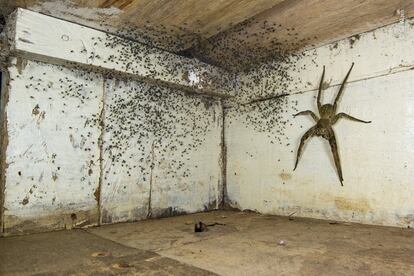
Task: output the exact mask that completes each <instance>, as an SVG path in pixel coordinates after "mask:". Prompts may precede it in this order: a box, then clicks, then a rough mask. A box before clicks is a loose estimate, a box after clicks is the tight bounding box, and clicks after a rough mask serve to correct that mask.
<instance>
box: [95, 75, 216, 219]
mask: <svg viewBox="0 0 414 276" xmlns="http://www.w3.org/2000/svg"><path fill="white" fill-rule="evenodd" d="M104 114H105V115H104V118H105V119H104V125H105V130H106V131H105V133H104V138H103V153H102V156H103V158H104V160H105V161H104V163H103V170H102V172H103V175H102V176H103V179H102V188H101V197H102V199H101V211H102V222H103V223H111V222H120V221H131V220H137V219H143V218H151V217H163V216H170V215H174V214H180V213H185V212H196V211H204V210H210V209H214V208H217V207H218V203H219V200H220V198H221V190H219V187H220V186H221V167H220V166H219V164H220V157H221V132H222V122H223V116H222V107H221V104H220V101H216V100H212V99H208V98H203V97H200V96H197V95H186V94H184V93H183V92H180V91H174V90H171V89H167V88H161V87H158V86H155V85H148V84H146V83H143V82H137V81H118V80H112V81H108V82H107V84H106V86H105V109H104Z"/></svg>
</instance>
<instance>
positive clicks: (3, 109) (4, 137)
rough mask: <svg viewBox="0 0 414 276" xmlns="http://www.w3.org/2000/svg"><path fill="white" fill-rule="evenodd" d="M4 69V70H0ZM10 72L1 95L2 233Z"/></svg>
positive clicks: (3, 78) (5, 75) (3, 75)
mask: <svg viewBox="0 0 414 276" xmlns="http://www.w3.org/2000/svg"><path fill="white" fill-rule="evenodd" d="M0 69H4V68H0ZM9 79H10V77H9V72H8V69H7V68H6V69H4V71H3V70H2V72H1V79H0V82H1V83H0V85H1V89H0V91H1V94H0V121H1V124H0V126H1V127H0V128H1V129H0V134H1V135H0V142H1V153H0V154H1V156H0V168H1V175H0V227H1V233H4V231H5V225H4V211H5V207H4V203H5V187H6V169H7V159H6V150H7V145H8V132H7V113H6V106H7V103H8V99H9V90H8V84H9Z"/></svg>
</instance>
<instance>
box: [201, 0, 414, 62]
mask: <svg viewBox="0 0 414 276" xmlns="http://www.w3.org/2000/svg"><path fill="white" fill-rule="evenodd" d="M412 16H414V1H412V0H347V1H338V0H289V1H283V2H281V3H280V4H278V5H276V6H274V7H273V8H271V9H268V10H266V11H264V12H262V13H260V14H258V15H257V16H255V17H253V18H252V19H251V20H249V21H247V22H244V23H243V24H241V25H239V26H236V27H234V28H232V29H230V30H228V31H226V32H222V33H220V34H218V35H217V36H215V37H212V38H211V39H209V40H208V42H206V43H205V44H204V45H201V47H200V48H199V49H195V51H194V52H195V53H194V54H195V55H196V56H197V57H200V58H202V59H203V60H207V61H208V62H209V63H211V64H216V65H219V66H222V67H227V68H229V69H231V68H238V69H240V68H241V67H242V68H249V67H251V66H252V65H256V64H257V63H260V62H266V61H268V60H270V59H272V58H278V57H280V56H281V55H284V54H286V53H287V52H288V53H291V52H296V51H302V50H306V49H311V48H315V47H317V46H321V45H324V44H327V43H330V42H333V41H337V40H340V39H343V38H347V37H350V36H353V35H356V34H360V33H363V32H367V31H371V30H373V29H376V28H379V27H382V26H385V25H388V24H391V23H394V22H398V21H399V20H401V19H404V18H409V17H412Z"/></svg>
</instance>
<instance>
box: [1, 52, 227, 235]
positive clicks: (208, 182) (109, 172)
mask: <svg viewBox="0 0 414 276" xmlns="http://www.w3.org/2000/svg"><path fill="white" fill-rule="evenodd" d="M8 72H9V75H10V76H9V85H8V101H7V105H6V111H5V112H6V115H7V118H6V122H7V129H5V130H4V135H5V139H6V141H7V145H6V146H5V148H6V152H5V158H6V160H5V164H6V168H5V181H4V183H5V187H4V200H5V202H4V210H5V211H4V220H3V226H4V227H3V231H4V234H9V233H22V232H34V231H44V230H51V229H64V228H72V227H81V226H89V225H96V224H98V222H99V221H101V222H102V223H112V222H120V221H131V220H138V219H144V218H150V217H160V216H168V215H174V214H177V213H184V212H195V211H201V210H210V209H214V208H217V207H218V202H219V187H220V185H221V182H220V181H221V168H220V166H219V163H220V151H221V147H220V144H221V132H222V121H223V118H222V108H221V104H220V101H219V100H213V99H209V98H203V97H200V96H194V95H188V94H186V93H184V92H181V91H179V90H172V89H167V88H162V87H161V86H157V85H155V84H152V85H149V84H146V83H144V82H138V81H120V80H115V79H113V80H108V79H105V78H103V77H102V75H99V74H95V73H89V72H86V71H82V70H76V69H66V68H64V67H61V66H57V65H50V64H45V63H41V62H34V61H27V60H23V59H20V58H18V59H16V58H14V59H12V64H11V65H10V67H9V68H8ZM101 141H102V142H101ZM101 145H102V146H101ZM101 158H102V163H101V162H100V161H101Z"/></svg>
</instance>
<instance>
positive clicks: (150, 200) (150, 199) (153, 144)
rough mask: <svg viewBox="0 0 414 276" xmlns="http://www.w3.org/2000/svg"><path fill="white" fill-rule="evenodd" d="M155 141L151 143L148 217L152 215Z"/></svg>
mask: <svg viewBox="0 0 414 276" xmlns="http://www.w3.org/2000/svg"><path fill="white" fill-rule="evenodd" d="M154 149H155V141H153V142H152V145H151V165H150V177H149V195H148V213H147V218H151V217H152V184H153V171H154V166H155V163H154V159H155V153H154Z"/></svg>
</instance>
